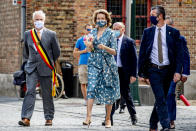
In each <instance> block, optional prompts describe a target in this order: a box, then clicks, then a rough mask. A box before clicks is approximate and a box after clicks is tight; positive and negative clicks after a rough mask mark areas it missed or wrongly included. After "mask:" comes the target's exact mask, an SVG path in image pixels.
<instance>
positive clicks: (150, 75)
mask: <svg viewBox="0 0 196 131" xmlns="http://www.w3.org/2000/svg"><path fill="white" fill-rule="evenodd" d="M150 14H151V16H150V20H151V23H152V24H154V25H156V26H152V27H150V28H147V29H145V30H144V32H143V37H142V40H141V46H140V52H139V63H138V75H139V77H140V81H143V82H144V81H145V82H146V83H148V84H151V87H152V90H153V93H154V96H155V104H154V108H153V111H152V114H151V117H150V130H151V131H153V130H157V129H158V125H157V124H158V122H159V121H160V124H161V126H162V128H163V129H162V130H163V131H168V130H169V128H170V123H169V119H168V109H167V105H166V96H167V92H168V89H169V86H170V83H171V81H172V79H173V81H174V82H177V81H179V80H180V76H181V75H180V73H181V70H182V63H183V47H182V43H181V40H180V33H179V31H178V30H177V29H175V28H172V27H170V26H167V25H166V24H165V23H164V20H165V10H164V8H163V7H162V6H155V7H152V8H151V13H150Z"/></svg>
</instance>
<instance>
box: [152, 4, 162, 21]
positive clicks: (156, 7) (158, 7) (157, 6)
mask: <svg viewBox="0 0 196 131" xmlns="http://www.w3.org/2000/svg"><path fill="white" fill-rule="evenodd" d="M155 9H156V10H157V15H158V16H159V15H160V14H162V15H163V19H164V20H165V9H164V7H162V6H160V5H156V6H153V7H152V8H151V10H155Z"/></svg>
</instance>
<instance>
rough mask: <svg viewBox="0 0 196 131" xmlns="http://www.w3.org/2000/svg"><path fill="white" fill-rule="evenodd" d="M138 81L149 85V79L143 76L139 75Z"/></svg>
mask: <svg viewBox="0 0 196 131" xmlns="http://www.w3.org/2000/svg"><path fill="white" fill-rule="evenodd" d="M139 81H140V82H142V83H145V84H147V85H150V81H149V79H145V78H143V77H139Z"/></svg>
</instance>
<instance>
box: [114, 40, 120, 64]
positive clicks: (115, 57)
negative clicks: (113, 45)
mask: <svg viewBox="0 0 196 131" xmlns="http://www.w3.org/2000/svg"><path fill="white" fill-rule="evenodd" d="M118 42H119V39H117V52H118ZM117 52H116V55H115V56H114V59H115V61H116V62H117Z"/></svg>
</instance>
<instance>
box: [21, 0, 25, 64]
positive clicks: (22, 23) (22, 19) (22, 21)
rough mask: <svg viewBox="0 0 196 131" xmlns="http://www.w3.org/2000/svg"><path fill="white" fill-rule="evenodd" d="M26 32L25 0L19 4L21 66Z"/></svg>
mask: <svg viewBox="0 0 196 131" xmlns="http://www.w3.org/2000/svg"><path fill="white" fill-rule="evenodd" d="M25 30H26V0H22V2H21V33H20V34H21V37H20V47H19V56H20V57H19V62H20V63H19V64H20V65H22V63H23V61H22V56H23V47H24V44H23V43H24V32H25Z"/></svg>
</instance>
